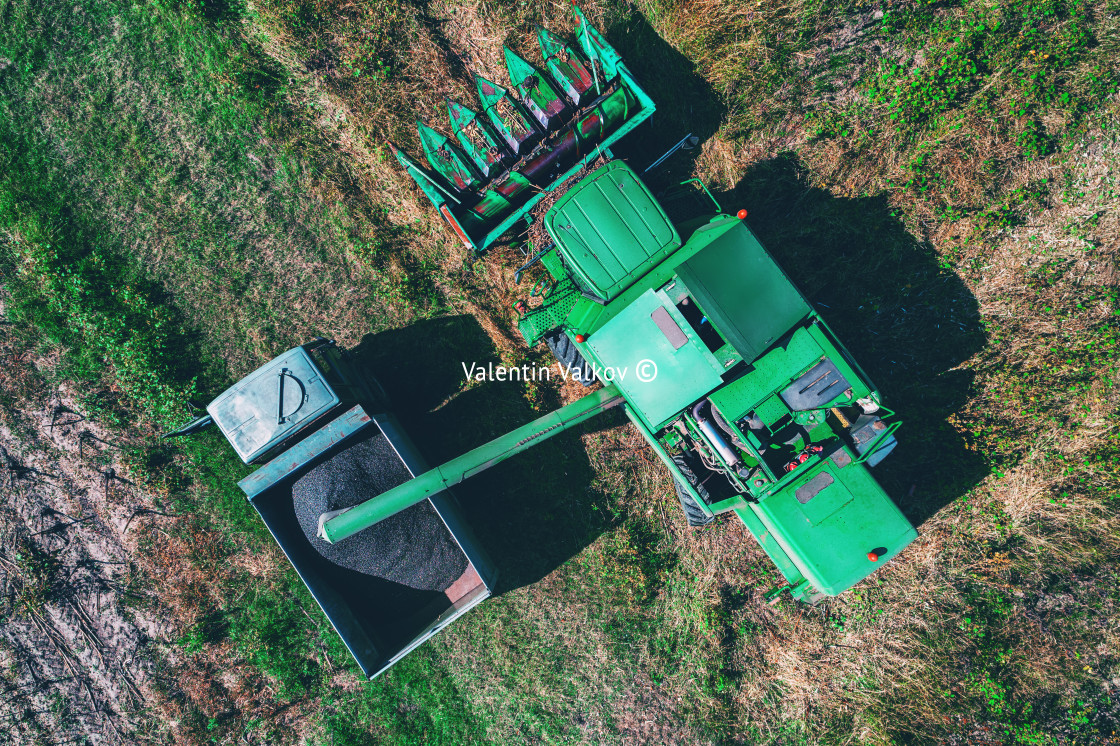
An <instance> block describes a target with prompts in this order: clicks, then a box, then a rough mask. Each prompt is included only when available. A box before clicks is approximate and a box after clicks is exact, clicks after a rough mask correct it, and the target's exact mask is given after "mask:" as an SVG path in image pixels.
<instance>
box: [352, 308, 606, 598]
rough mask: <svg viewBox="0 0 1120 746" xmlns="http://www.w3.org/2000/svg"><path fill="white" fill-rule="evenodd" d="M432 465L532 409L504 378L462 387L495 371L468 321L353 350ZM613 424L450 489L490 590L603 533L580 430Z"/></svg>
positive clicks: (543, 447)
mask: <svg viewBox="0 0 1120 746" xmlns="http://www.w3.org/2000/svg"><path fill="white" fill-rule="evenodd" d="M354 352H355V354H357V355H358V356H359V360H360V362H361V363H362V364H363V365H365V366H366V367H367V369H368V370H369V371H371V372H372V373H373V374H374V375H376V376H377V378H378V380H379V381H380V382H381V384H382V386H383V387H384V388H385V390H386V393H387V394H388V395H389V399H390V401H391V402H392V404H391V407H392V410H393V411H394V413H395V414H396V416H397V418H398V419H399V420H400V422H401V424H402V425H403V427H404V428H405V430H407V431H408V433H409V435H410V436H411V437H412V439H413V441H414V442H415V443H416V446H417V447H418V448H419V449H420V451H421V453H423V455H424V457H425V458H426V459H427V461H428V463H429V464H430V465H433V466H434V465H436V464H439V463H442V462H444V461H446V460H448V459H450V458H453V457H455V456H459V455H461V454H462V453H465V452H466V451H468V450H470V449H472V448H475V447H476V446H479V445H482V444H483V443H486V442H487V441H489V440H491V439H493V438H495V437H497V436H499V435H501V434H503V433H506V432H508V431H510V430H512V429H514V428H515V427H517V426H519V425H523V424H525V423H527V422H529V421H531V420H533V419H534V418H536V417H539V416H541V415H542V414H543V413H544V412H545V411H550V410H552V409H555V408H556V407H557V406H558V405H559V402H555V401H552V402H545V404H544V407H543V408H542V409H543V411H540V412H534V411H533V410H532V408H531V407H530V406H529V405H528V404H527V403H526V401H525V399H524V397H523V395H522V393H521V390H520V386H521V385H522V384H519V383H516V382H509V381H504V382H503V381H486V382H475V383H473V384H471V385H470V386H469V387H465V383H466V380H467V377H466V374H465V372H464V369H463V366H464V365H466V366H467V368H468V369H469V368H470V366H471V364H472V363H473V364H475V365H478V366H482V367H485V366H487V365H488V364H491V363H492V364H494V365H498V364H499V363H500V362H501V361H500V360H499V358H498V356H497V353H496V351H495V349H494V346H493V343H492V342H491V340H490V338H489V337H487V336H486V334H485V332H483V330H482V328H481V327H480V326H479V324H478V321H477V320H476V319H474V318H473V317H471V316H453V317H447V318H440V319H430V320H425V321H421V322H419V323H416V324H412V325H410V326H407V327H403V328H400V329H393V330H388V331H384V332H380V333H377V334H371V335H367V336H366V337H365V338H364V339H363V340H362V342H361V343H360V344H359V345H358V346H357V347H356V348H355V350H354ZM617 424H619V423H618V421H617V419H616V418H614V417H611V416H610V415H609V414H608V415H607V416H601V417H600V418H598V419H596V420H592V421H591V422H589V423H585V424H584V425H582V426H581V427H579V428H576V429H575V430H573V431H569V432H565V433H561V434H559V435H557V436H555V437H553V438H551V439H549V440H547V441H545V442H543V443H541V444H540V445H538V446H535V447H533V448H532V449H531V450H530V451H528V452H526V453H522V454H519V455H517V456H515V457H513V458H512V459H510V460H509V461H506V462H504V463H502V464H499V465H498V466H495V467H493V468H492V469H489V470H487V471H485V472H483V473H481V474H478V475H476V476H473V477H471V478H470V479H468V480H466V481H465V482H463V483H462V484H460V485H458V486H456V487H455V488H454V492H455V494H456V496H457V497H458V498H459V502H460V503H461V504H462V507H463V513H464V516H465V518H466V519H467V521H468V522H469V524H470V525H471V528H472V529H473V530H474V532H475V534H476V536H477V537H478V539H479V543H480V544H481V545H482V547H483V548H484V549H485V550H486V552H487V553H488V554H489V555H490V557H491V559H493V561H494V563H495V564H496V565H497V567H498V571H499V580H498V588H497V589H496V591H495V592H496V593H504V592H507V591H510V590H514V589H516V588H520V587H522V586H525V585H529V584H532V583H535V582H536V581H538V580H540V579H541V578H543V577H544V576H546V575H548V574H549V573H550V572H552V571H553V570H555V569H556V568H557V567H559V566H560V565H561V564H563V563H564V562H565V561H567V560H568V559H570V558H571V557H573V556H575V555H576V554H578V553H579V552H580V551H581V550H582V549H583V548H584V547H586V546H587V545H588V544H590V543H591V542H592V541H594V540H595V538H596V537H598V536H599V535H600V534H602V533H603V532H604V531H605V530H607V529H608V528H609V523H608V520H607V519H606V518H605V515H606V513H607V511H605V510H600V509H597V507H598V502H600V501H601V499H602V498H601V497H600V496H599V495H598V494H597V493H596V492H595V491H594V490H593V489H592V486H591V485H592V481H593V476H594V475H593V471H592V469H591V465H590V462H589V461H588V458H587V453H586V450H585V449H584V447H583V445H582V443H581V441H580V439H579V433H581V432H586V431H587V428H592V429H594V428H596V427H605V426H612V425H617Z"/></svg>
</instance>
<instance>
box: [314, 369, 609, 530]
mask: <svg viewBox="0 0 1120 746" xmlns="http://www.w3.org/2000/svg"><path fill="white" fill-rule="evenodd" d="M623 401H624V398H623V396H622V394H621V393H620V392H619V390H618V387H616V386H615V385H614V384H611V385H610V386H606V387H604V388H602V389H599V390H598V391H594V392H592V393H590V394H588V395H587V396H585V397H583V398H581V399H578V400H577V401H574V402H572V403H571V404H568V405H566V406H563V407H561V408H560V409H557V410H556V411H555V412H549V413H548V414H546V415H545V416H544V417H541V418H539V419H536V420H533V421H532V422H530V423H528V424H527V425H522V426H521V427H519V428H517V429H516V430H513V431H511V432H508V433H506V434H505V435H502V436H500V437H498V438H495V439H494V440H492V441H490V442H489V443H486V444H485V445H481V446H479V447H478V448H475V449H474V450H472V451H468V452H467V453H464V454H463V455H462V456H459V457H458V458H454V459H452V460H450V461H448V462H447V463H446V464H443V465H442V466H437V467H436V468H434V469H431V470H429V471H426V472H424V473H423V474H420V475H419V476H416V477H414V478H412V479H410V480H409V481H407V482H404V483H403V484H400V485H397V486H396V487H394V488H393V489H391V490H389V491H387V492H383V493H381V494H380V495H378V496H377V497H373V498H370V499H369V500H366V501H365V502H364V503H359V504H358V505H355V506H353V507H351V508H344V509H343V510H333V511H330V512H328V513H323V514H322V515H321V516H319V536H320V538H322V539H324V540H325V541H328V542H330V543H332V544H333V543H335V542H338V541H341V540H342V539H345V538H347V537H349V536H353V535H354V534H356V533H358V532H359V531H361V530H362V529H365V528H369V527H370V526H372V525H374V524H376V523H379V522H381V521H383V520H385V519H386V518H389V517H390V516H393V515H396V514H397V513H399V512H401V511H402V510H405V509H407V508H410V507H412V506H413V505H415V504H416V503H418V502H422V501H423V500H426V499H428V498H429V497H431V496H432V495H434V494H437V493H439V492H442V491H443V490H445V489H447V488H448V487H451V486H454V485H456V484H459V482H462V481H463V480H464V479H466V478H467V477H471V476H474V475H475V474H478V473H479V472H482V471H485V470H486V469H489V468H490V467H491V466H494V465H495V464H499V463H501V462H502V461H505V460H506V459H507V458H509V457H510V456H513V455H516V454H518V453H521V452H522V451H524V450H526V449H528V448H531V447H532V446H534V445H536V444H537V443H540V442H543V441H545V440H547V439H549V438H551V437H552V436H553V435H556V434H558V433H562V432H564V431H565V430H568V429H570V428H572V427H574V426H576V425H578V424H579V423H581V422H583V421H584V420H586V419H588V418H590V417H593V416H594V415H596V414H598V413H599V412H602V411H605V410H607V409H610V408H611V407H615V406H618V405H619V404H622V403H623Z"/></svg>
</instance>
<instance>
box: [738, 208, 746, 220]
mask: <svg viewBox="0 0 1120 746" xmlns="http://www.w3.org/2000/svg"><path fill="white" fill-rule="evenodd" d="M739 219H740V220H746V219H747V211H746V210H739Z"/></svg>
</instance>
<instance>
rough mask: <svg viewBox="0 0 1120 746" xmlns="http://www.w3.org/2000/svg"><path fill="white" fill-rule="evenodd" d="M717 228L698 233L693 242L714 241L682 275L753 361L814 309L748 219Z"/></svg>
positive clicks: (712, 316) (722, 329)
mask: <svg viewBox="0 0 1120 746" xmlns="http://www.w3.org/2000/svg"><path fill="white" fill-rule="evenodd" d="M717 230H718V228H713V229H710V230H709V231H697V232H696V233H695V234H694V235H693V237H692V239H690V241H689V243H690V244H691V243H692V242H693V241H709V243H708V245H707V246H706V247H704V248H702V249H700V251H698V252H696V254H694V255H693V256H692V258H691V259H688V260H687V261H685V262H683V263H682V264H681V265H680V266H679V267H677V275H678V276H679V277H680V278H681V280H683V281H684V284H685V287H687V288H688V291H689V294H691V295H692V297H693V298H694V299H695V300H696V302H697V303H699V304H700V308H702V309H703V310H704V314H705V315H706V316H707V317H708V320H709V321H711V322H712V324H714V325H715V327H716V329H718V330H719V332H720V334H722V335H723V338H724V339H726V340H727V341H728V342H730V343H731V344H732V346H733V347H734V348H735V349H736V350H738V351H739V354H740V355H742V356H743V359H744V360H746V361H748V362H750V361H753V360H756V359H757V358H758V357H759V356H760V355H761V354H762V353H763V352H765V351H766V349H767V348H768V347H770V345H772V344H773V343H774V342H775V341H776V340H777V339H778V338H779V337H781V336H782V335H784V334H785V333H786V332H788V331H789V330H790V329H792V328H793V327H794V326H795V325H796V324H797V323H798V322H800V321H801V320H802V319H804V318H805V317H806V316H808V315H809V314H810V313H811V312H812V309H811V308H810V307H809V304H808V303H806V302H805V298H804V296H802V295H801V293H799V292H798V291H797V288H795V287H794V286H793V283H792V282H790V280H789V278H788V277H786V274H785V272H783V271H782V269H781V268H780V267H779V266H778V265H777V263H776V262H775V261H774V260H773V259H772V258H771V257H770V255H769V254H768V253H766V249H764V248H763V247H762V244H761V243H759V241H758V239H757V238H755V236H754V234H753V233H751V231H750V229H749V228H747V226H746V224H745V223H743V222H742V221H736V222H735V223H733V224H732V225H731V227H730V228H728V229H727V230H726V231H724V232H721V233H716V232H715V231H717ZM712 235H715V236H716V237H715V238H714V239H713V238H711V236H712Z"/></svg>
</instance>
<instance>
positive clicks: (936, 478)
mask: <svg viewBox="0 0 1120 746" xmlns="http://www.w3.org/2000/svg"><path fill="white" fill-rule="evenodd" d="M808 181H809V179H808V173H807V170H806V169H805V167H804V166H803V165H802V164H801V163H800V162H799V161H798V159H797V158H796V156H794V155H793V154H782V155H779V156H778V157H776V158H773V159H771V160H768V161H765V162H762V163H759V164H757V165H755V166H753V167H752V168H750V169H749V170H748V171H747V173H746V174H745V175H744V176H743V178H742V179H741V180H740V182H739V183H738V185H736V187H735V189H734V190H732V191H730V192H725V193H722V194H717V198H718V199H719V200H720V201H721V203H722V204H724V205H726V206H728V207H727V209H729V210H731V211H736V210H738V209H739V208H746V209H748V210H749V213H750V214H749V217H748V218H747V220H748V222H749V224H750V226H751V228H752V230H754V232H755V233H756V234H757V235H758V237H759V239H760V240H761V241H762V243H763V244H764V245H765V246H766V248H767V249H768V250H769V251H770V252H771V253H772V254H773V256H774V258H775V259H777V261H778V263H779V264H780V265H781V266H782V267H783V268H784V269H785V270H786V272H787V274H789V276H790V277H791V278H792V279H793V280H794V282H795V283H796V284H797V285H798V286H799V287H800V288H801V290H802V291H803V292H804V293H805V295H806V297H808V298H809V300H810V301H811V302H813V303H814V304H815V306H816V308H817V309H818V310H819V312H820V313H821V315H822V316H823V317H824V319H825V321H826V322H827V323H828V324H829V325H830V326H831V327H832V328H833V330H834V331H835V332H836V334H837V336H838V337H839V338H840V339H841V340H842V341H843V342H844V344H845V345H846V346H847V347H848V349H849V350H850V351H851V353H852V355H853V357H854V358H855V359H856V360H857V361H858V362H859V364H860V365H861V366H862V367H863V369H864V370H865V371H866V372H867V374H868V375H869V376H870V377H871V380H872V381H874V382H875V383H876V384H877V385H878V387H879V390H880V392H881V393H882V395H883V399H884V402H885V403H886V404H887V405H888V406H890V407H891V408H893V409H894V410H895V411H896V412H897V413H898V415H899V417H900V418H901V419H902V421H903V423H904V424H903V426H902V428H901V429H900V430H899V432H898V447H897V448H896V450H895V451H894V453H892V454H891V455H890V456H889V457H888V458H887V459H886V460H884V461H883V462H882V464H880V465H879V466H877V467H875V468H874V469H873V473H874V474H875V476H876V478H877V479H878V480H879V482H880V483H881V484H882V485H883V487H884V488H885V489H886V490H887V493H888V494H890V495H891V497H892V498H894V500H895V502H896V503H898V505H899V507H900V508H901V509H902V511H903V512H904V513H905V514H906V516H907V517H908V518H909V519H910V521H911V522H912V523H913V524H914V525H915V526H918V525H920V524H921V523H923V522H924V521H926V520H927V519H928V518H930V517H931V516H932V515H933V514H935V513H936V512H937V511H938V510H940V509H941V508H942V507H944V506H945V505H948V504H949V503H951V502H953V501H954V500H955V499H956V498H958V497H960V496H961V495H963V494H965V493H966V492H967V491H968V490H970V489H971V488H972V487H974V486H975V485H976V484H977V483H978V482H979V481H980V480H981V479H982V478H983V477H984V476H985V475H986V474H987V473H988V467H987V465H986V464H985V460H984V458H983V456H982V454H980V453H978V452H976V451H975V450H973V449H970V448H969V447H968V444H967V443H966V442H965V441H964V440H963V439H962V437H961V436H960V434H959V433H958V432H957V431H956V430H954V429H953V427H952V426H951V425H950V424H949V423H948V421H947V418H949V417H950V416H951V415H952V414H953V413H954V412H956V411H958V410H959V409H960V407H961V406H962V404H963V403H964V402H965V401H966V400H967V398H968V395H969V391H970V388H971V386H972V373H971V372H970V371H968V370H964V369H961V368H959V367H958V366H960V364H961V363H963V362H964V361H966V360H968V359H969V358H970V357H971V356H972V355H974V354H975V353H976V352H977V351H979V350H980V349H982V348H983V346H984V345H985V342H986V336H985V334H984V331H983V329H982V327H981V325H980V321H979V319H980V316H979V312H978V308H977V302H976V298H975V297H974V296H973V295H972V293H971V292H970V291H969V290H968V288H967V287H965V285H964V283H963V282H961V280H960V278H959V277H958V276H957V275H956V274H954V273H953V272H952V271H951V270H949V269H946V268H943V267H942V266H941V264H940V260H939V257H938V255H937V253H936V252H935V251H934V250H933V248H932V247H931V246H930V245H929V244H928V243H926V242H924V241H921V240H919V239H917V238H915V237H914V236H912V235H911V234H910V233H909V232H907V230H906V229H905V227H904V226H903V225H902V223H901V222H900V221H899V220H898V218H896V217H895V216H894V214H893V212H894V211H892V208H891V206H890V205H889V204H888V203H887V200H886V197H885V196H882V195H879V196H874V197H861V198H854V199H847V198H838V197H834V196H833V195H831V194H829V193H828V192H826V191H824V190H822V189H816V188H812V187H808V186H806V184H807V183H808Z"/></svg>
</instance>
